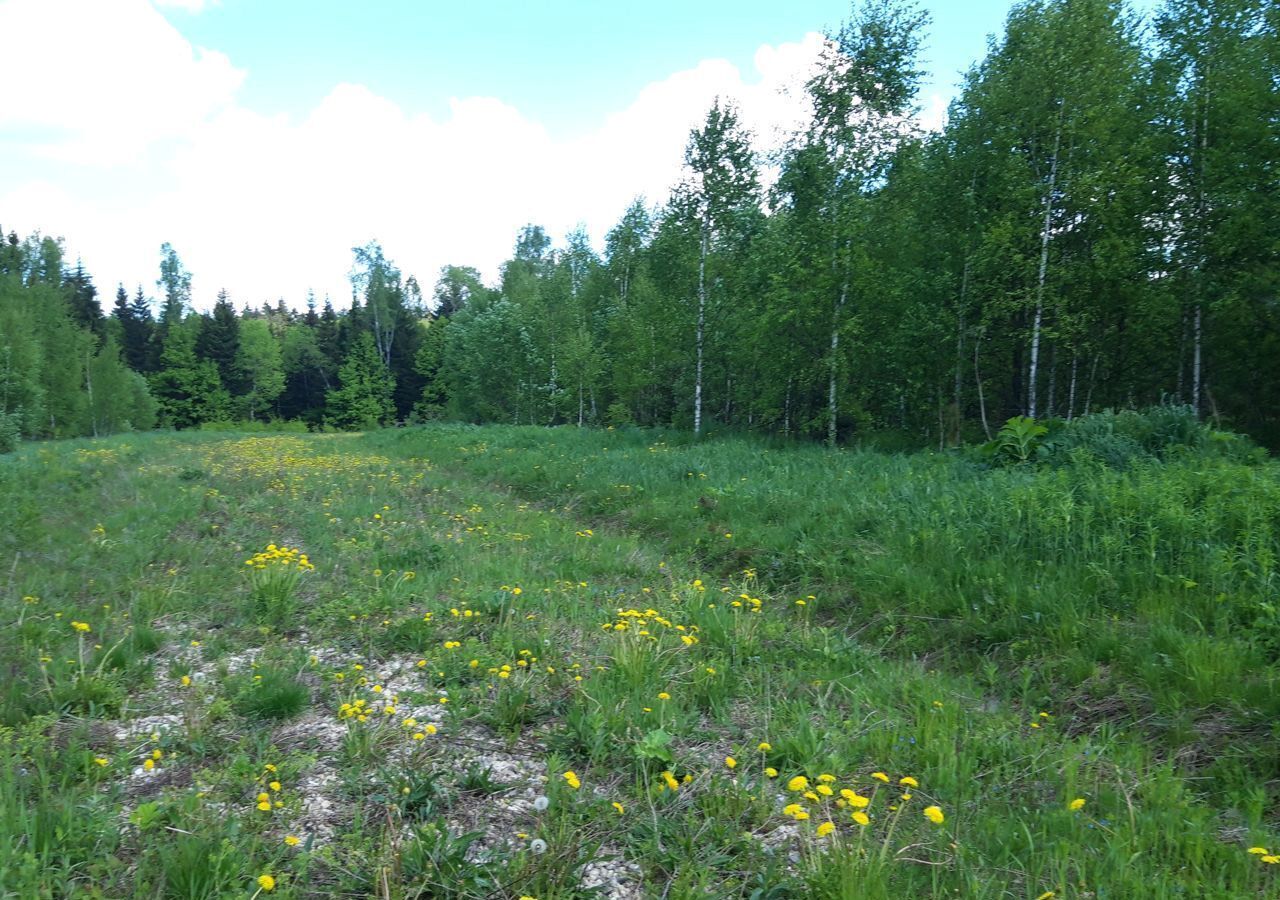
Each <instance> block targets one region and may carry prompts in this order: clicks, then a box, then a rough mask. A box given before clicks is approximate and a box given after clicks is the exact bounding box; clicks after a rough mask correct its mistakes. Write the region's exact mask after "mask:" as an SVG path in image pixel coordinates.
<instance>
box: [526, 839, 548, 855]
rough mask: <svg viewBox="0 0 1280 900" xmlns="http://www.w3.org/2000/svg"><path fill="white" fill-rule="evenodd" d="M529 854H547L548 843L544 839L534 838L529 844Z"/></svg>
mask: <svg viewBox="0 0 1280 900" xmlns="http://www.w3.org/2000/svg"><path fill="white" fill-rule="evenodd" d="M529 852H530V853H537V854H542V853H546V852H547V842H546V841H544V840H543V839H542V838H534V839H533V840H531V841H530V842H529Z"/></svg>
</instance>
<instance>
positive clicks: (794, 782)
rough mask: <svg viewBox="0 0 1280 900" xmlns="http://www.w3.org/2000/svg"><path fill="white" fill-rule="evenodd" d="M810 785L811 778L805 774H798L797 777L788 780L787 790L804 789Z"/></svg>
mask: <svg viewBox="0 0 1280 900" xmlns="http://www.w3.org/2000/svg"><path fill="white" fill-rule="evenodd" d="M808 786H809V779H808V778H805V777H804V776H803V775H797V776H796V777H795V778H792V779H791V780H790V781H788V782H787V790H789V791H803V790H804V789H805V788H807V787H808Z"/></svg>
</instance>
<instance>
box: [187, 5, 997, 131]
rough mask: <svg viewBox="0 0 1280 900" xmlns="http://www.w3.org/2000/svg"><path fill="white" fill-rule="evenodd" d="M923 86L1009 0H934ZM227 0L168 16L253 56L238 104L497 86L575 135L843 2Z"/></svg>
mask: <svg viewBox="0 0 1280 900" xmlns="http://www.w3.org/2000/svg"><path fill="white" fill-rule="evenodd" d="M925 6H926V8H927V9H928V10H929V13H930V15H931V16H932V18H933V25H932V26H931V28H930V35H929V47H928V52H927V57H928V58H927V59H926V64H927V67H928V68H929V70H930V71H931V72H932V73H933V77H932V78H931V79H930V84H929V86H928V90H939V91H944V92H945V91H948V90H949V89H950V88H951V86H952V85H953V84H954V83H955V82H956V80H957V79H958V77H959V73H960V72H961V71H963V70H964V69H965V68H967V67H968V66H969V65H970V64H971V63H972V62H973V61H974V59H976V58H977V57H978V56H980V55H981V54H982V52H983V50H984V47H985V43H986V37H987V35H988V34H990V33H992V32H995V31H999V29H1000V28H1001V25H1002V23H1003V20H1004V17H1005V14H1006V12H1007V10H1008V8H1009V3H1008V2H1006V0H972V2H956V0H932V2H929V3H927V4H925ZM315 10H316V3H315V2H314V0H310V2H308V0H272V2H266V3H264V2H262V0H222V2H221V3H220V4H219V5H218V6H217V7H213V8H208V9H206V10H205V11H203V12H202V13H200V14H197V15H191V14H189V13H187V12H185V11H184V10H182V9H181V8H170V9H169V10H168V11H167V15H168V17H169V19H170V20H171V21H172V22H174V23H175V24H176V25H178V26H179V27H180V28H181V29H182V31H183V33H184V34H186V35H187V37H189V38H190V39H191V40H192V41H193V42H194V43H196V44H199V45H202V46H207V47H216V48H218V49H219V50H222V51H223V52H225V53H227V54H228V55H229V56H230V57H231V58H232V59H233V60H235V61H236V62H237V63H242V64H246V65H248V66H249V67H250V69H251V72H252V77H251V78H250V79H248V80H247V82H246V84H245V86H244V89H243V94H242V99H243V101H244V102H245V103H246V104H248V105H250V106H254V107H255V108H259V109H262V110H264V111H285V112H289V111H297V110H301V109H305V108H307V107H308V106H310V105H314V104H315V103H317V102H319V101H320V99H322V98H323V96H324V94H325V93H326V92H327V91H328V89H329V87H331V86H332V85H333V84H336V83H338V82H341V81H351V80H355V81H359V82H361V83H363V84H366V85H368V86H369V87H370V88H372V89H373V90H375V91H376V92H378V93H379V94H381V95H382V96H385V97H388V98H390V99H392V100H394V101H396V102H397V103H400V104H401V105H403V106H405V107H412V108H415V109H418V110H421V111H425V112H428V113H431V114H443V113H445V112H446V111H447V104H446V101H447V98H448V97H450V96H468V95H473V94H479V95H485V96H496V97H501V98H502V99H504V100H506V101H507V102H509V103H511V104H513V105H515V106H516V107H518V108H519V109H521V110H522V111H524V112H525V113H526V114H528V115H530V116H532V117H534V118H536V119H537V120H538V121H540V122H543V123H544V124H545V125H547V127H548V128H549V129H550V130H551V131H552V133H553V135H556V136H561V137H572V136H575V135H577V134H579V133H581V132H582V131H583V130H585V129H587V128H589V127H590V126H591V124H592V123H593V122H595V121H598V120H599V119H600V118H602V117H603V116H604V115H606V114H608V113H609V112H611V111H613V110H616V109H617V108H618V107H619V106H620V105H621V104H622V103H624V102H625V101H626V99H627V98H629V97H631V96H633V95H634V94H635V93H636V92H638V91H639V90H640V89H641V88H643V87H644V86H645V85H646V84H649V83H651V82H653V81H656V80H658V79H660V78H663V77H665V76H666V75H669V74H670V73H672V72H675V71H679V70H681V69H686V68H691V67H693V66H695V65H697V63H698V62H699V61H701V60H704V59H708V58H712V57H719V58H723V59H727V60H729V61H730V62H732V63H734V64H735V65H737V66H739V67H740V68H742V69H744V70H748V71H749V70H750V68H751V63H752V56H753V54H754V53H755V51H756V48H758V47H759V46H760V45H761V44H763V43H779V42H781V41H788V40H797V39H799V38H800V37H801V36H802V35H804V34H805V33H806V32H808V31H825V30H828V29H831V28H835V27H838V26H839V25H840V23H841V22H842V21H844V20H845V19H846V18H847V17H848V15H849V10H850V5H849V3H848V2H837V0H787V2H777V0H772V2H759V0H755V2H730V0H694V2H689V0H684V2H679V0H656V2H646V3H618V2H607V0H606V2H599V0H597V2H551V3H500V2H492V0H489V2H473V3H458V2H448V3H444V2H412V0H390V2H387V0H384V2H374V3H368V4H359V3H352V4H340V3H330V4H324V10H325V11H324V14H323V15H316V13H315Z"/></svg>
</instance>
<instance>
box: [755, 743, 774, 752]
mask: <svg viewBox="0 0 1280 900" xmlns="http://www.w3.org/2000/svg"><path fill="white" fill-rule="evenodd" d="M756 749H757V750H759V751H760V752H761V753H769V752H771V751H772V750H773V744H770V743H769V742H768V741H761V742H760V743H759V744H756Z"/></svg>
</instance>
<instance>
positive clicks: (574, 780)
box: [560, 770, 582, 791]
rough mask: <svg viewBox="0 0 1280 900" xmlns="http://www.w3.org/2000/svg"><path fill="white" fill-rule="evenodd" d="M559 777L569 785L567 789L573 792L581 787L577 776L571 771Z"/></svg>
mask: <svg viewBox="0 0 1280 900" xmlns="http://www.w3.org/2000/svg"><path fill="white" fill-rule="evenodd" d="M560 777H561V778H563V779H564V780H565V782H566V783H567V784H568V785H569V787H571V788H573V789H574V790H575V791H576V790H577V789H578V788H580V787H582V782H581V781H579V780H578V776H577V774H576V773H574V772H573V771H572V770H570V771H568V772H565V773H564V774H563V775H562V776H560Z"/></svg>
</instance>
